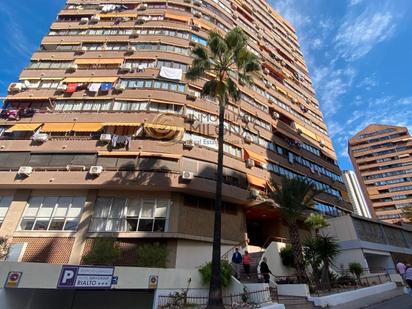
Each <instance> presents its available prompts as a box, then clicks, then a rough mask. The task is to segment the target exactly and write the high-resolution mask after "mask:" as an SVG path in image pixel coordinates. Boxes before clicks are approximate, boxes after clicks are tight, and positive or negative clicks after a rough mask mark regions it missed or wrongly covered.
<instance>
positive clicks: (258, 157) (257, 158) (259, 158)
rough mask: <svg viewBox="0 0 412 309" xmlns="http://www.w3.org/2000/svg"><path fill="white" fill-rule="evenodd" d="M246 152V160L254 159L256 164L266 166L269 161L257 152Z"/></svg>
mask: <svg viewBox="0 0 412 309" xmlns="http://www.w3.org/2000/svg"><path fill="white" fill-rule="evenodd" d="M243 150H244V151H245V159H252V160H253V161H255V162H259V163H261V164H266V163H267V161H268V159H267V158H265V157H264V156H262V155H260V154H257V153H256V152H253V151H250V150H247V149H243Z"/></svg>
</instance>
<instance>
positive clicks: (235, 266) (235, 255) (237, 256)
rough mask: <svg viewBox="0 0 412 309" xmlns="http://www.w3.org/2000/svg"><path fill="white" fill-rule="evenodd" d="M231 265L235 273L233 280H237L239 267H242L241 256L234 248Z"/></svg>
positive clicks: (237, 249)
mask: <svg viewBox="0 0 412 309" xmlns="http://www.w3.org/2000/svg"><path fill="white" fill-rule="evenodd" d="M232 265H233V270H234V271H235V278H236V279H239V277H240V266H241V265H242V255H241V254H240V252H239V248H236V249H235V252H234V253H233V255H232Z"/></svg>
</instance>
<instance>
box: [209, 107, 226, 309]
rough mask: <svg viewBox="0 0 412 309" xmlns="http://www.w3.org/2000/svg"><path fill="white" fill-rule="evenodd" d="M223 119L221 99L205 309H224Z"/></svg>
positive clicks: (223, 108)
mask: <svg viewBox="0 0 412 309" xmlns="http://www.w3.org/2000/svg"><path fill="white" fill-rule="evenodd" d="M224 121H225V106H224V102H223V100H222V102H219V133H218V155H217V177H216V197H215V224H214V228H213V253H212V277H211V280H210V289H209V302H208V305H207V307H206V308H207V309H224V306H223V299H222V284H221V280H220V264H221V252H220V251H221V249H220V246H221V233H222V227H221V226H222V184H223V139H224Z"/></svg>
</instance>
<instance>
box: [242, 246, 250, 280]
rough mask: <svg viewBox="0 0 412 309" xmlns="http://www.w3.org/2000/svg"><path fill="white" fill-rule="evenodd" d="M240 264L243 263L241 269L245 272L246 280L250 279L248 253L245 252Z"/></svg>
mask: <svg viewBox="0 0 412 309" xmlns="http://www.w3.org/2000/svg"><path fill="white" fill-rule="evenodd" d="M242 262H243V269H244V270H245V274H246V276H247V278H248V279H250V255H249V252H248V251H245V254H244V255H243V259H242Z"/></svg>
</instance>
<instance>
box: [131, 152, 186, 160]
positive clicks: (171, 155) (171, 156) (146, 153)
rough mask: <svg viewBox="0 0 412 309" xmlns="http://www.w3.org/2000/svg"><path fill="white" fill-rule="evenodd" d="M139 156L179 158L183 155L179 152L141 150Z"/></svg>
mask: <svg viewBox="0 0 412 309" xmlns="http://www.w3.org/2000/svg"><path fill="white" fill-rule="evenodd" d="M139 157H156V158H163V159H171V160H179V159H180V158H181V157H182V156H181V155H179V154H173V153H161V152H147V151H142V152H140V154H139Z"/></svg>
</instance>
